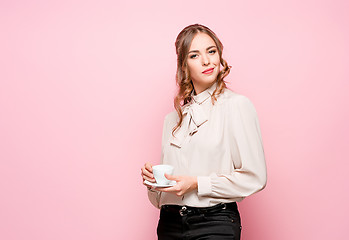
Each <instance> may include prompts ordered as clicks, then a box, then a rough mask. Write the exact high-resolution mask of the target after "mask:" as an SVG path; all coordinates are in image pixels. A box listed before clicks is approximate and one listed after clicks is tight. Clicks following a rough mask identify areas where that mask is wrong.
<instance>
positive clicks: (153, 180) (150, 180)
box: [143, 175, 156, 183]
mask: <svg viewBox="0 0 349 240" xmlns="http://www.w3.org/2000/svg"><path fill="white" fill-rule="evenodd" d="M143 180H147V181H149V182H153V183H155V182H156V181H155V179H154V178H150V177H147V176H145V175H144V176H143Z"/></svg>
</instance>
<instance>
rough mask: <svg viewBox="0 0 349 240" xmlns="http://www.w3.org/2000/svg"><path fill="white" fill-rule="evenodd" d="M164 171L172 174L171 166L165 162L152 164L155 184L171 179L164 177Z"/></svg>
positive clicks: (168, 182) (164, 182) (168, 181)
mask: <svg viewBox="0 0 349 240" xmlns="http://www.w3.org/2000/svg"><path fill="white" fill-rule="evenodd" d="M165 173H167V174H169V175H172V174H173V167H172V166H171V165H165V164H160V165H155V166H153V175H154V178H155V181H156V183H157V184H159V185H168V184H170V182H171V180H168V179H167V178H166V177H165Z"/></svg>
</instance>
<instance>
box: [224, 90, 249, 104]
mask: <svg viewBox="0 0 349 240" xmlns="http://www.w3.org/2000/svg"><path fill="white" fill-rule="evenodd" d="M221 99H222V100H223V101H224V102H227V103H229V104H238V105H253V103H252V101H251V100H250V99H249V98H248V97H247V96H245V95H242V94H240V93H237V92H234V91H232V90H230V89H229V88H225V89H224V92H223V93H222V96H221Z"/></svg>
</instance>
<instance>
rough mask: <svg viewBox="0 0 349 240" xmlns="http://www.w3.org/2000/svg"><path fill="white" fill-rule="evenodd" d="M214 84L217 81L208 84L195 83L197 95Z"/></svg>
mask: <svg viewBox="0 0 349 240" xmlns="http://www.w3.org/2000/svg"><path fill="white" fill-rule="evenodd" d="M213 84H215V82H213V83H210V84H207V85H195V84H194V83H193V86H194V90H195V95H198V94H200V93H202V92H203V91H205V90H206V89H209V88H210V87H211V86H212V85H213Z"/></svg>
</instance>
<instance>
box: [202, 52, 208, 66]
mask: <svg viewBox="0 0 349 240" xmlns="http://www.w3.org/2000/svg"><path fill="white" fill-rule="evenodd" d="M209 63H210V58H209V56H207V55H206V54H203V55H202V65H204V66H207V65H208V64H209Z"/></svg>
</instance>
